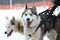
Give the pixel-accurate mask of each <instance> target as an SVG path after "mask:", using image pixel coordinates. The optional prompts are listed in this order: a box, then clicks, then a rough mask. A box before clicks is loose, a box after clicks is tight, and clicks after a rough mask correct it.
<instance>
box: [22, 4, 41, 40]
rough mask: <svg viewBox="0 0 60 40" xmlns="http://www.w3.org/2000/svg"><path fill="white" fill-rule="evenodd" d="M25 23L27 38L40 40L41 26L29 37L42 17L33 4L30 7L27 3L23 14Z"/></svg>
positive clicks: (27, 39) (26, 39)
mask: <svg viewBox="0 0 60 40" xmlns="http://www.w3.org/2000/svg"><path fill="white" fill-rule="evenodd" d="M22 19H23V25H24V35H25V37H26V38H25V40H30V39H31V40H40V38H41V28H39V29H38V30H37V31H36V33H34V34H33V35H32V37H29V36H28V35H29V34H31V33H32V32H33V31H34V29H35V28H36V27H37V26H38V25H39V23H40V21H41V19H40V17H39V16H38V15H37V12H36V7H35V6H33V7H32V8H28V7H27V4H26V5H25V10H24V12H23V14H22Z"/></svg>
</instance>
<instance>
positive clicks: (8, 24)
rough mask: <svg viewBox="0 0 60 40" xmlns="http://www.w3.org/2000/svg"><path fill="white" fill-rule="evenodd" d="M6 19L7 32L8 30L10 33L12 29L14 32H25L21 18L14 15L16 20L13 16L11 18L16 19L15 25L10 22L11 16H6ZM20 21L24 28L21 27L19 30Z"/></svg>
mask: <svg viewBox="0 0 60 40" xmlns="http://www.w3.org/2000/svg"><path fill="white" fill-rule="evenodd" d="M6 20H7V22H6V31H5V32H7V34H9V33H10V31H11V30H13V31H14V32H19V33H21V34H23V33H24V32H23V25H22V21H21V20H19V19H18V18H15V17H14V20H15V21H14V20H13V18H12V19H11V20H12V21H14V23H15V25H11V23H10V21H11V20H9V18H6ZM18 23H20V26H22V29H21V28H20V29H19V30H18Z"/></svg>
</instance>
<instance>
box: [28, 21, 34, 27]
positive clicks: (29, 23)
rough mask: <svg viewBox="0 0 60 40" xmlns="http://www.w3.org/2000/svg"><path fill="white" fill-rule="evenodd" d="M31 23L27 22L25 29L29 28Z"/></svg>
mask: <svg viewBox="0 0 60 40" xmlns="http://www.w3.org/2000/svg"><path fill="white" fill-rule="evenodd" d="M32 21H33V20H32ZM32 21H31V22H27V27H28V28H30V25H31V23H32Z"/></svg>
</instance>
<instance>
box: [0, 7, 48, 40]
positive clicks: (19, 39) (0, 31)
mask: <svg viewBox="0 0 60 40" xmlns="http://www.w3.org/2000/svg"><path fill="white" fill-rule="evenodd" d="M47 8H48V7H39V8H37V11H38V13H39V12H42V11H44V10H45V9H47ZM23 10H24V8H23V9H20V10H15V9H13V10H0V40H24V39H25V37H24V35H21V34H20V33H17V32H16V33H12V35H11V36H10V37H7V36H6V35H5V34H4V32H5V30H6V28H5V24H6V16H7V17H9V19H11V18H12V16H14V17H16V18H20V17H21V14H22V12H23ZM44 39H45V40H48V38H47V36H45V37H44Z"/></svg>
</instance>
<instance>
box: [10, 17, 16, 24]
mask: <svg viewBox="0 0 60 40" xmlns="http://www.w3.org/2000/svg"><path fill="white" fill-rule="evenodd" d="M10 22H11V25H14V24H15V17H14V16H13V18H12V19H11V21H10Z"/></svg>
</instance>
